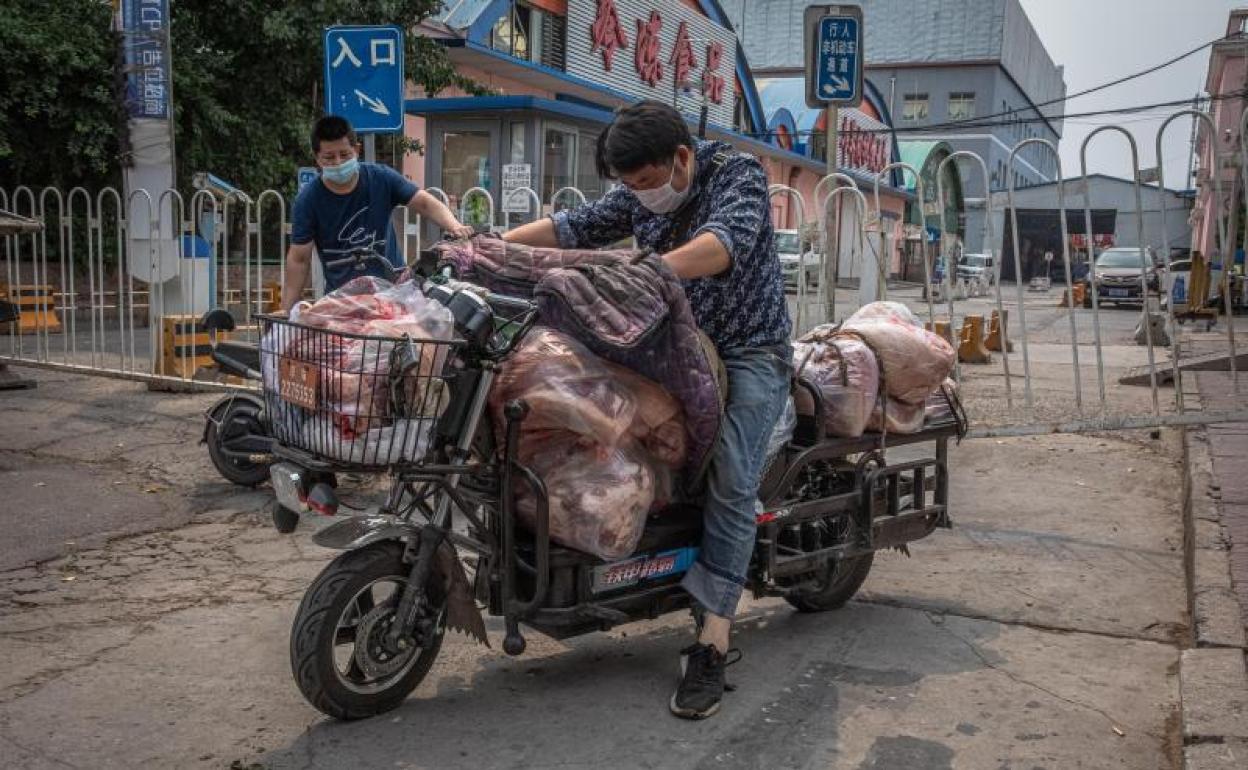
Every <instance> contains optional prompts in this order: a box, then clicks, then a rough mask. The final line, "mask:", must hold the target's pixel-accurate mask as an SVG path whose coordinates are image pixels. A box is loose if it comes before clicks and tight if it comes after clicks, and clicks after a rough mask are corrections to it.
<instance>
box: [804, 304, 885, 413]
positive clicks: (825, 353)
mask: <svg viewBox="0 0 1248 770" xmlns="http://www.w3.org/2000/svg"><path fill="white" fill-rule="evenodd" d="M793 366H794V368H795V369H796V370H799V376H800V377H801V378H802V379H804V380H806V381H807V382H809V383H811V384H813V385H814V386H815V388H816V389H817V390H818V391H819V396H820V399H821V400H822V401H823V406H824V414H823V429H824V432H826V433H827V434H828V435H831V436H840V437H841V438H856V437H858V436H861V435H862V432H863V431H864V430H866V428H867V422H868V420H870V418H871V410H872V409H874V408H875V404H876V401H877V399H878V398H879V391H880V370H879V364H878V363H877V362H876V358H875V354H874V353H872V352H871V348H870V347H868V346H867V344H866V343H864V342H863V341H862V340H860V339H856V338H854V337H842V336H838V335H837V333H836V331H835V327H832V326H819V327H816V328H814V329H812V330H811V331H810V332H808V333H807V334H806V335H805V336H804V337H802V339H801V340H800V341H798V342H795V343H793ZM797 409H798V413H800V414H807V415H811V414H814V405H813V404H812V403H810V396H809V394H808V393H807V391H806V390H805V389H803V388H799V389H798V392H797Z"/></svg>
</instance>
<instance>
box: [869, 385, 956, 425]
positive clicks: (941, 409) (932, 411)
mask: <svg viewBox="0 0 1248 770" xmlns="http://www.w3.org/2000/svg"><path fill="white" fill-rule="evenodd" d="M957 387H958V386H957V383H955V382H954V381H953V380H950V379H946V380H945V381H944V383H943V384H941V385H940V387H938V388H936V390H935V391H934V392H933V393H931V394H930V395H928V397H927V400H926V401H925V402H924V403H923V404H920V405H914V404H907V403H904V402H901V401H898V400H896V399H893V398H890V399H888V408H887V410H886V411H887V424H888V432H889V433H918V432H919V431H921V430H923V427H924V426H925V425H928V424H930V423H933V422H944V421H947V420H949V419H951V417H952V409H951V407H950V405H949V400H950V398H951V396H946V395H945V394H946V391H947V392H948V393H950V394H956V393H957ZM884 424H885V415H884V414H882V413H881V409H880V407H879V406H878V405H877V406H876V407H875V410H874V411H872V412H871V421H870V422H869V423H868V424H867V430H873V431H880V429H881V427H882V426H884Z"/></svg>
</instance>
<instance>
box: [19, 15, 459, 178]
mask: <svg viewBox="0 0 1248 770" xmlns="http://www.w3.org/2000/svg"><path fill="white" fill-rule="evenodd" d="M441 6H442V2H441V0H171V13H172V21H171V25H170V30H171V34H172V62H173V101H174V110H175V111H174V129H175V138H174V143H175V151H176V156H177V172H178V185H179V187H181V188H183V189H184V190H185V189H186V188H187V187H188V183H189V180H190V176H191V175H192V174H193V173H195V172H197V171H210V172H212V173H214V174H216V175H217V176H220V177H222V178H224V179H227V180H229V181H230V182H231V183H233V184H235V185H236V186H238V187H240V188H242V189H244V190H248V191H258V190H262V189H265V188H268V187H275V188H278V189H287V190H289V189H290V188H291V187H292V186H293V180H294V174H295V170H296V168H297V167H298V166H300V165H306V164H309V163H310V161H311V157H310V148H309V147H308V130H309V128H310V127H311V123H312V121H313V120H314V119H315V118H316V117H317V116H318V115H319V114H320V113H321V109H322V102H323V96H322V93H321V88H322V83H321V78H322V57H323V51H322V48H321V34H322V29H323V28H324V27H326V26H330V25H334V24H399V25H401V26H403V27H405V28H406V29H408V30H409V32H408V34H407V35H406V40H407V50H406V52H405V54H406V56H405V61H406V64H407V70H408V71H407V75H408V78H409V79H410V80H412V81H414V82H415V83H417V84H420V85H421V86H422V87H424V88H425V90H426V91H427V92H429V93H437V92H438V91H440V90H442V89H444V88H446V87H447V86H449V85H452V84H457V85H461V86H463V87H465V88H469V89H470V90H475V88H474V87H473V86H472V84H471V83H468V82H465V81H463V79H462V78H460V77H459V76H458V75H456V73H455V71H454V69H453V68H452V67H451V66H450V64H449V62H448V61H447V59H446V56H445V54H444V52H443V50H442V48H441V46H439V45H438V44H437V43H435V42H433V41H431V40H428V39H426V38H423V37H420V36H418V35H416V34H415V32H414V27H415V25H416V24H417V22H418V21H420V20H421V19H423V18H425V17H426V16H428V15H430V14H433V13H436V12H437V11H438V10H439V9H440V8H441ZM111 23H112V7H111V3H108V2H101V0H56V2H52V3H48V2H46V0H9V2H8V3H6V12H5V13H4V14H0V51H4V52H5V55H4V57H0V185H2V186H6V187H8V186H11V185H12V184H15V183H22V182H24V183H27V184H32V185H38V186H42V185H45V184H55V185H57V186H61V187H68V186H72V185H75V184H83V185H86V186H88V187H98V186H100V185H102V184H108V183H112V184H115V183H117V182H118V181H119V179H120V169H121V165H122V164H124V163H125V161H126V159H125V157H124V156H123V155H122V154H121V150H120V149H119V148H121V147H124V146H125V142H124V141H121V142H119V137H120V136H121V133H122V131H123V130H124V129H123V126H124V120H125V118H124V116H123V115H122V113H121V110H120V106H119V99H118V96H117V90H118V89H117V79H116V75H115V73H116V67H115V65H114V59H115V57H116V56H117V52H118V45H119V43H118V39H117V36H116V34H115V33H114V32H113V31H112V27H111ZM407 149H411V150H419V149H420V148H419V147H418V146H409V147H408V148H407Z"/></svg>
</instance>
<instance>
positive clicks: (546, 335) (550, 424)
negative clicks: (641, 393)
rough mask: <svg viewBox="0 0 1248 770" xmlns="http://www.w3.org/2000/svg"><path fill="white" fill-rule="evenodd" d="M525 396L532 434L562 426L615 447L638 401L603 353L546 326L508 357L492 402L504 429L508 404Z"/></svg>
mask: <svg viewBox="0 0 1248 770" xmlns="http://www.w3.org/2000/svg"><path fill="white" fill-rule="evenodd" d="M517 398H521V399H524V401H525V402H526V403H527V404H528V405H529V415H528V417H526V418H525V420H524V423H523V430H524V432H525V433H526V434H528V433H532V432H536V431H546V430H561V431H567V432H570V433H574V434H578V435H580V436H584V437H586V438H588V439H590V440H592V441H593V442H594V443H596V444H598V445H600V446H605V447H613V446H616V445H617V444H619V443H620V442H621V440H622V439H623V438H624V437H625V436H627V435H628V434H629V432H630V431H631V430H632V429H633V422H634V418H635V417H636V416H637V403H636V401H635V400H634V398H633V396H632V393H631V392H630V391H629V389H628V388H627V387H625V386H624V385H623V384H622V383H621V382H620V381H619V379H618V378H617V376H616V375H615V374H613V373H612V372H611V370H610V369H608V368H607V367H606V365H605V364H604V363H603V361H602V360H601V359H599V358H598V357H597V356H595V355H594V354H593V353H590V352H589V350H587V349H586V348H585V346H584V345H582V344H581V343H579V342H577V341H576V340H574V339H572V338H571V337H569V336H567V335H566V334H561V333H560V332H557V331H554V330H553V329H549V328H546V327H541V326H539V327H536V328H534V329H533V330H532V331H530V332H529V333H528V334H527V335H526V336H525V338H524V340H523V341H522V342H521V343H520V346H519V347H517V348H516V350H515V352H513V353H512V355H511V356H510V357H509V358H508V359H507V362H506V364H505V365H504V366H503V368H502V371H501V372H500V373H499V375H498V378H497V379H496V380H495V381H494V386H493V387H492V388H490V407H491V410H492V412H493V414H494V417H495V427H496V429H497V430H499V431H502V430H503V427H504V425H505V424H506V423H505V421H504V419H503V405H504V404H506V403H507V402H508V401H511V400H512V399H517Z"/></svg>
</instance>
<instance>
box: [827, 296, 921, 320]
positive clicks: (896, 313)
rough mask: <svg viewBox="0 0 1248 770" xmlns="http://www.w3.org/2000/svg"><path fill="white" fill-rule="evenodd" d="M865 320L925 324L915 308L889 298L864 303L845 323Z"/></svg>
mask: <svg viewBox="0 0 1248 770" xmlns="http://www.w3.org/2000/svg"><path fill="white" fill-rule="evenodd" d="M863 321H895V322H897V323H903V324H909V325H911V326H922V325H923V321H921V320H920V319H919V317H918V316H917V315H915V314H914V311H913V310H911V309H910V308H908V307H906V306H905V305H903V304H902V303H900V302H889V301H887V300H885V301H880V302H869V303H867V304H865V305H863V306H862V307H860V308H858V310H857V311H855V312H854V314H853V315H852V316H850V317H849V320H847V321H846V322H845V323H846V324H848V323H851V322H858V323H861V322H863Z"/></svg>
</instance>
